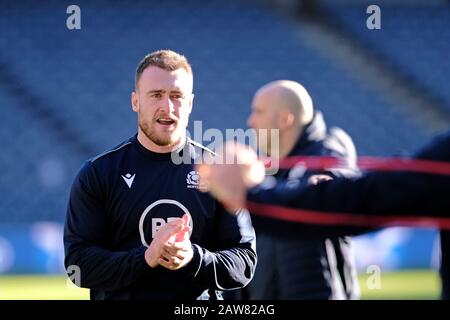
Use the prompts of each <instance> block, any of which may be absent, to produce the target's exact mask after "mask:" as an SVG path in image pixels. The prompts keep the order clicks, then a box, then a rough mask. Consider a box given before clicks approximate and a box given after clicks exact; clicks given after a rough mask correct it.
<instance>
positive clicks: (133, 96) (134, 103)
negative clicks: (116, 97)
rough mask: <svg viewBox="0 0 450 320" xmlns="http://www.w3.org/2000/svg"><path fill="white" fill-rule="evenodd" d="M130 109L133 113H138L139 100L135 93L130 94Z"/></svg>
mask: <svg viewBox="0 0 450 320" xmlns="http://www.w3.org/2000/svg"><path fill="white" fill-rule="evenodd" d="M131 108H133V111H134V112H139V98H138V94H137V92H136V91H133V92H131Z"/></svg>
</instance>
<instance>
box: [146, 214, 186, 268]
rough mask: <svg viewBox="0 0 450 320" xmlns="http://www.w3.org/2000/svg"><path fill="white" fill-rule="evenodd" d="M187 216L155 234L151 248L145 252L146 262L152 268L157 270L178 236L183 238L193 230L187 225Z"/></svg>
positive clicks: (173, 221) (171, 222)
mask: <svg viewBox="0 0 450 320" xmlns="http://www.w3.org/2000/svg"><path fill="white" fill-rule="evenodd" d="M185 216H187V215H186V214H185V215H184V216H183V219H175V220H172V221H169V222H168V223H166V224H165V225H164V226H163V227H161V229H159V230H158V232H157V233H156V234H155V237H154V238H153V240H152V242H151V243H150V246H149V247H148V248H147V250H146V251H145V261H146V262H147V264H148V265H149V266H150V267H152V268H155V267H156V266H158V265H159V264H160V259H161V257H163V255H164V254H165V253H166V247H167V246H168V245H173V244H174V243H176V242H174V241H175V240H176V239H177V234H180V236H178V237H181V234H188V233H189V231H190V229H191V228H190V227H189V226H188V225H187V224H186V223H185V221H186V219H184V217H185ZM188 236H189V234H188ZM183 237H185V236H183ZM188 240H189V238H188ZM189 243H190V241H189ZM191 250H192V249H191Z"/></svg>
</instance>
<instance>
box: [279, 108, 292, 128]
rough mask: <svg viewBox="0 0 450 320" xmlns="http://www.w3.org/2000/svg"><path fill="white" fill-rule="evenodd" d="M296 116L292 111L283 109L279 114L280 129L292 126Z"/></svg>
mask: <svg viewBox="0 0 450 320" xmlns="http://www.w3.org/2000/svg"><path fill="white" fill-rule="evenodd" d="M294 121H295V116H294V114H293V113H292V112H287V111H282V112H281V113H280V115H279V116H278V122H279V123H278V127H279V128H280V129H287V128H291V127H292V126H293V125H294Z"/></svg>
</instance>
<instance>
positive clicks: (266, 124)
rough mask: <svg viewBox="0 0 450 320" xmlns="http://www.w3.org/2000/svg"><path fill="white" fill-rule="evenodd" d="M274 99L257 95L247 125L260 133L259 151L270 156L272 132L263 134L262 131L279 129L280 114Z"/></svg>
mask: <svg viewBox="0 0 450 320" xmlns="http://www.w3.org/2000/svg"><path fill="white" fill-rule="evenodd" d="M272 100H273V99H271V98H270V97H269V96H267V95H266V94H258V93H257V94H256V95H255V97H254V98H253V102H252V113H251V114H250V116H249V118H248V120H247V125H248V126H249V127H250V128H253V129H255V130H256V131H257V133H258V136H257V137H258V138H257V140H258V149H260V150H261V151H263V152H264V153H266V154H268V155H270V149H271V138H270V135H271V133H270V130H267V131H266V132H261V129H278V112H277V111H276V107H274V106H273V105H272V104H273V101H272Z"/></svg>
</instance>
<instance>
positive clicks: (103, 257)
mask: <svg viewBox="0 0 450 320" xmlns="http://www.w3.org/2000/svg"><path fill="white" fill-rule="evenodd" d="M103 196H104V192H103V191H102V189H101V187H100V183H99V181H98V179H97V178H96V175H95V170H94V168H93V166H92V164H91V163H90V162H87V163H86V165H85V166H84V167H83V168H82V170H81V171H80V173H79V174H78V176H77V177H76V179H75V181H74V183H73V185H72V189H71V193H70V199H69V204H68V208H67V218H66V223H65V228H64V248H65V261H64V263H65V266H66V268H69V266H77V267H78V268H79V270H80V272H81V274H80V277H79V278H80V280H81V283H80V284H78V285H80V286H81V287H87V288H90V289H96V290H114V289H119V288H123V287H126V286H128V285H130V284H132V283H133V282H135V281H136V280H137V279H138V278H139V277H141V276H142V274H144V272H146V270H148V269H149V267H148V266H147V264H146V262H145V259H144V253H145V249H146V248H145V247H144V246H141V247H138V248H136V249H133V250H130V251H126V252H125V251H123V252H122V251H110V250H107V249H106V248H108V241H107V237H108V235H107V230H106V228H107V225H108V224H107V221H106V212H105V208H104V206H105V205H104V202H103V201H102V198H103Z"/></svg>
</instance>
